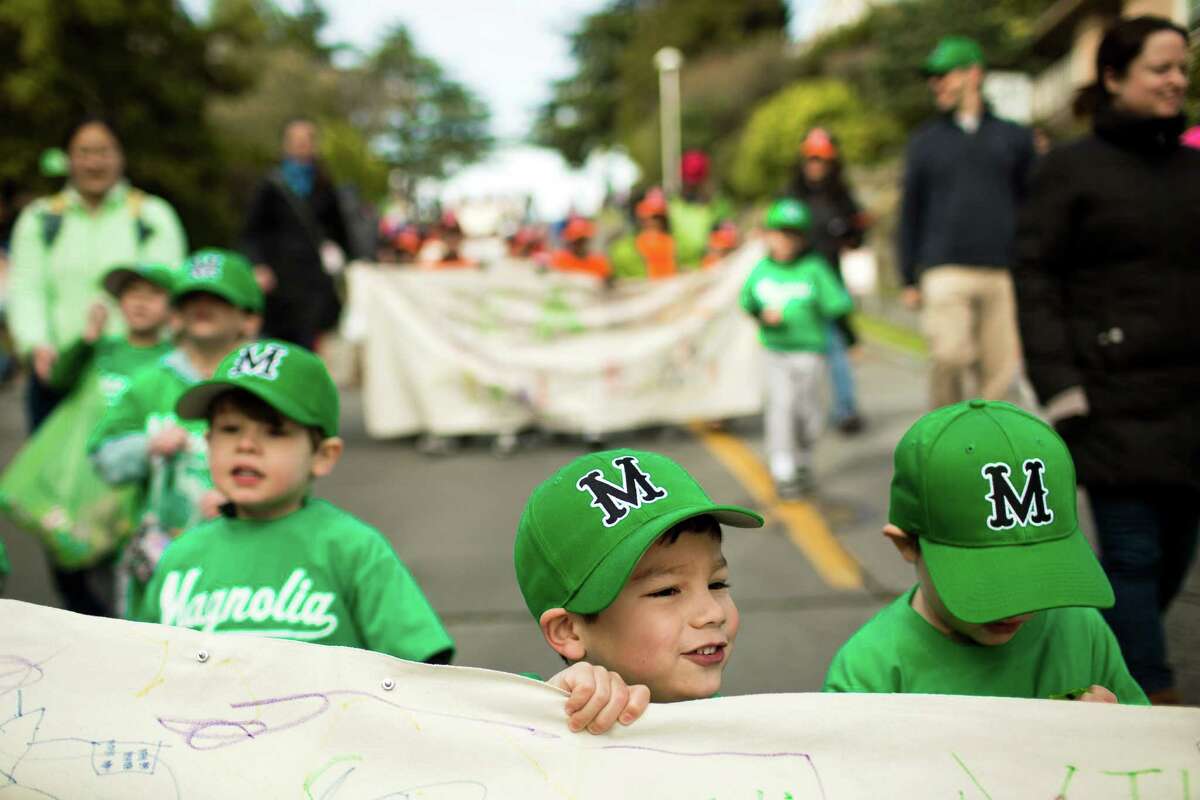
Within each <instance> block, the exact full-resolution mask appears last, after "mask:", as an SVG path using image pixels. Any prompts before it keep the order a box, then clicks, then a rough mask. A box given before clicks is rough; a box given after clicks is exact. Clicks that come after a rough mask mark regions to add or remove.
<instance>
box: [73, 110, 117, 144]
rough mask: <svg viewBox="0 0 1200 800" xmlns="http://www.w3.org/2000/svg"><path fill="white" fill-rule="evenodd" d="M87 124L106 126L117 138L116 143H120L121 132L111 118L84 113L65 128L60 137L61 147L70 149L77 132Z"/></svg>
mask: <svg viewBox="0 0 1200 800" xmlns="http://www.w3.org/2000/svg"><path fill="white" fill-rule="evenodd" d="M88 125H103V126H104V127H105V128H108V132H109V133H111V134H112V137H113V138H114V139H116V140H117V145H120V144H121V134H120V132H119V131H118V130H117V126H116V125H114V124H113V122H112V120H111V119H109V118H108V117H106V116H104V115H103V114H85V115H84V116H82V117H80V118H79V119H78V120H76V121H75V122H74V123H72V124H71V126H70V127H69V128H67V132H66V135H64V136H63V137H62V139H61V141H62V149H63V150H70V149H71V142H73V141H74V140H75V137H76V136H78V135H79V132H80V131H81V130H83V129H84V128H86V127H87V126H88Z"/></svg>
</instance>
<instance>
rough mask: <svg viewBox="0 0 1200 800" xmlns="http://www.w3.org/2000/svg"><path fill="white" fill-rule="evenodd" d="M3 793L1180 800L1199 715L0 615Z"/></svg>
mask: <svg viewBox="0 0 1200 800" xmlns="http://www.w3.org/2000/svg"><path fill="white" fill-rule="evenodd" d="M0 619H3V620H4V625H3V626H0V797H4V798H8V797H14V798H25V797H30V798H41V799H42V800H44V799H45V798H54V799H55V800H134V799H135V798H155V800H185V799H188V800H190V799H192V798H195V799H197V800H199V799H203V798H214V797H238V798H242V797H256V798H257V797H264V798H265V797H296V798H305V800H315V799H316V798H322V800H350V799H351V798H355V799H356V800H357V798H374V799H379V798H385V797H387V798H410V799H411V800H416V798H423V799H424V800H500V799H503V798H512V799H513V800H562V798H578V800H591V799H592V798H597V799H599V798H605V799H606V800H607V798H614V797H619V798H655V800H676V799H677V800H697V799H699V800H789V799H790V800H850V799H851V798H854V799H857V798H881V797H887V798H895V799H896V800H907V799H908V798H922V799H924V798H947V799H948V800H954V799H962V800H1017V799H1018V798H1020V800H1028V798H1045V800H1051V798H1056V797H1057V798H1063V800H1135V799H1136V798H1141V800H1147V799H1149V798H1164V799H1165V798H1170V799H1171V800H1194V798H1196V796H1197V792H1198V790H1200V748H1198V745H1200V709H1190V708H1145V707H1137V708H1130V707H1123V706H1109V705H1099V704H1091V703H1071V702H1064V701H1053V700H1011V699H994V698H979V697H946V696H935V695H819V694H792V695H759V696H746V697H724V698H718V699H713V700H702V701H694V702H689V703H679V704H674V705H651V706H650V708H649V709H648V710H647V711H646V713H645V715H644V717H643V718H642V719H640V720H638V721H637V722H636V723H634V724H633V725H632V726H630V727H628V728H621V727H619V726H618V728H617V729H615V730H613V731H612V732H610V733H608V734H605V735H603V736H592V735H590V734H586V733H583V734H573V733H570V732H569V731H568V730H567V725H566V716H565V714H564V713H563V702H564V698H565V695H564V694H563V693H561V692H559V691H558V690H556V689H552V688H550V687H549V686H546V685H545V684H543V683H539V682H537V681H533V680H529V679H527V678H522V677H517V676H513V675H506V674H502V673H497V672H490V671H487V670H482V669H469V668H465V667H435V666H427V665H423V664H414V663H411V662H406V661H400V660H398V659H394V658H391V657H389V656H384V655H380V654H377V653H370V652H366V651H361V650H352V649H347V648H340V647H330V646H322V645H315V644H306V643H302V642H291V641H283V640H277V639H265V638H253V637H246V636H232V635H224V636H222V635H220V634H215V635H214V634H205V633H201V632H198V631H191V630H185V629H180V628H173V627H166V626H158V625H148V624H144V623H134V622H124V621H119V620H111V619H101V618H96V617H86V616H82V615H78V614H72V613H70V612H66V611H60V610H57V609H51V608H46V607H42V606H35V605H29V604H25V603H19V602H16V601H11V600H6V601H0Z"/></svg>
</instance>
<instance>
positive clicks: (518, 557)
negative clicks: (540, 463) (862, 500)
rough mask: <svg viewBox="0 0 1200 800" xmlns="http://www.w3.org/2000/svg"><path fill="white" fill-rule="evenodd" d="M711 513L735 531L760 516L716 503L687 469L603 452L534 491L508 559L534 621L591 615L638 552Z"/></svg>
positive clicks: (639, 454)
mask: <svg viewBox="0 0 1200 800" xmlns="http://www.w3.org/2000/svg"><path fill="white" fill-rule="evenodd" d="M701 514H711V515H712V516H713V517H715V518H716V520H717V521H718V522H720V523H722V524H725V525H732V526H734V527H735V528H758V527H761V526H762V524H763V519H762V517H761V516H759V515H758V514H756V513H754V512H753V511H750V510H749V509H746V508H742V507H740V506H728V505H716V504H714V503H713V501H712V500H710V499H709V498H708V495H707V494H705V492H704V490H703V489H702V488H700V484H698V483H696V479H695V478H693V477H692V476H691V475H689V474H688V472H687V470H685V469H684V468H683V467H681V466H679V464H677V463H675V462H674V461H672V460H671V459H669V458H667V457H666V456H664V455H661V454H659V453H651V452H647V451H643V450H608V451H604V452H599V453H590V454H588V455H586V456H582V457H580V458H577V459H575V460H574V461H572V462H571V463H570V464H567V465H566V466H565V467H563V468H562V469H560V470H558V471H557V472H555V473H554V474H553V475H551V476H550V477H549V478H548V479H547V480H546V481H544V482H543V483H542V484H541V485H539V486H538V487H537V488H536V489H534V490H533V494H531V495H530V496H529V501H528V502H527V503H526V504H525V512H524V513H523V514H522V515H521V521H520V523H519V524H518V525H517V540H516V546H515V547H514V552H513V561H514V563H515V565H516V569H517V583H518V584H519V585H520V587H521V594H522V595H524V597H525V604H526V605H527V606H528V607H529V611H530V612H531V613H532V614H533V616H534V619H540V618H541V616H542V614H543V613H544V612H545V611H547V610H548V609H551V608H565V609H567V610H568V611H573V612H575V613H577V614H595V613H598V612H600V611H603V610H604V609H605V608H607V607H608V606H609V605H610V604H611V603H612V602H613V600H615V599H616V598H617V595H618V594H620V593H621V589H622V588H624V586H625V582H626V581H628V580H629V575H630V573H632V572H633V569H634V567H636V566H637V563H638V561H640V560H641V558H642V555H643V554H644V553H645V552H646V551H647V550H649V549H650V546H651V545H653V544H654V543H655V542H656V541H658V539H659V537H660V536H662V535H663V534H664V533H666V532H667V531H668V530H670V529H671V527H673V526H674V525H677V524H678V523H680V522H683V521H684V520H687V519H690V518H691V517H696V516H700V515H701Z"/></svg>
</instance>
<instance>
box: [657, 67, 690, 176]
mask: <svg viewBox="0 0 1200 800" xmlns="http://www.w3.org/2000/svg"><path fill="white" fill-rule="evenodd" d="M654 66H656V67H657V68H658V106H659V125H660V127H661V129H662V183H663V191H665V192H666V193H667V196H668V197H674V196H676V195H678V194H679V191H680V184H681V181H680V177H679V158H680V152H679V151H680V148H681V143H680V139H681V131H680V119H679V118H680V113H681V109H680V96H679V95H680V93H679V68H680V67H681V66H683V54H682V53H680V52H679V51H678V50H676V49H675V48H674V47H664V48H662V49H661V50H659V51H658V52H657V53H655V54H654Z"/></svg>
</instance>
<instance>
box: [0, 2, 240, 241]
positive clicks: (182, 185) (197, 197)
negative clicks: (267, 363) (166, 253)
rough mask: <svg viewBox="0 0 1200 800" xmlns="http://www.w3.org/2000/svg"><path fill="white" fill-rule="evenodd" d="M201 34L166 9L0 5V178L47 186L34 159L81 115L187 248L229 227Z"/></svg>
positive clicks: (214, 88) (176, 10) (174, 7)
mask: <svg viewBox="0 0 1200 800" xmlns="http://www.w3.org/2000/svg"><path fill="white" fill-rule="evenodd" d="M208 67H209V65H208V61H207V51H206V41H205V35H204V32H203V31H202V30H201V29H199V28H198V27H197V26H196V25H195V24H194V23H193V22H192V21H191V20H190V19H189V18H188V17H187V15H186V14H184V12H183V11H182V10H181V9H180V7H179V4H178V3H176V2H173V1H172V0H136V2H133V1H131V2H119V1H118V0H6V2H3V3H0V120H4V124H3V125H2V126H0V152H3V153H4V154H5V158H4V159H3V160H0V177H2V178H13V179H16V180H17V181H18V182H19V183H20V184H22V185H26V186H32V187H40V188H41V189H43V190H47V189H50V188H52V187H49V186H47V185H46V184H45V183H44V182H42V181H40V180H39V179H38V177H37V163H38V157H39V155H40V153H41V152H42V151H43V150H44V149H45V148H46V147H48V146H51V145H61V144H64V142H62V141H61V140H62V138H64V137H65V134H66V132H67V130H68V128H69V127H70V126H71V125H72V124H74V123H75V122H76V121H78V120H79V119H80V118H81V117H82V116H83V115H84V114H86V113H96V112H102V113H104V114H105V115H106V116H108V117H109V118H111V119H112V120H113V122H114V124H115V125H116V126H117V128H118V131H119V133H120V135H121V137H122V140H123V144H124V147H125V152H126V158H127V165H128V167H127V172H128V174H129V176H130V178H131V180H132V181H133V182H134V183H136V184H138V185H140V186H142V187H144V188H145V189H147V190H149V191H152V192H155V193H159V194H163V195H165V196H166V197H167V198H168V199H170V200H171V202H172V203H174V204H175V206H176V208H177V209H178V210H179V212H180V214H181V215H182V216H183V217H184V219H185V220H188V221H189V234H190V235H191V237H192V239H193V240H196V241H201V242H204V241H211V240H212V239H213V238H214V237H216V236H219V235H220V233H221V228H222V227H224V226H225V225H227V224H228V215H227V214H226V213H225V210H224V209H223V208H222V207H221V200H222V199H221V198H220V197H216V196H214V193H213V191H212V189H213V187H214V186H217V185H219V184H220V165H219V164H218V163H217V160H216V158H215V155H216V152H217V146H216V143H215V141H214V137H213V134H212V131H211V129H210V128H209V126H208V124H207V123H206V121H205V118H204V109H205V101H206V98H207V97H208V96H209V94H210V93H212V92H218V91H222V90H223V88H224V87H223V86H222V84H221V82H220V81H219V80H217V79H216V76H215V75H213V74H211V73H210V70H209V68H208Z"/></svg>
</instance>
